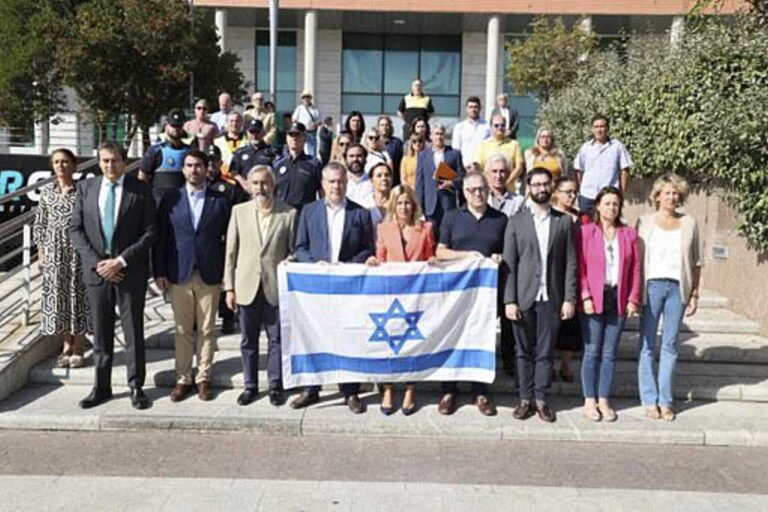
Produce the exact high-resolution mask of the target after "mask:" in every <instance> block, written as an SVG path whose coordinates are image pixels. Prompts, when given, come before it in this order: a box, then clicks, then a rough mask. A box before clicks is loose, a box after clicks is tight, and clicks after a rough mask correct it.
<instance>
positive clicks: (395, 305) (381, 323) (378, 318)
mask: <svg viewBox="0 0 768 512" xmlns="http://www.w3.org/2000/svg"><path fill="white" fill-rule="evenodd" d="M423 314H424V312H423V311H414V312H412V313H408V312H406V311H405V308H404V307H403V305H402V304H400V301H399V300H398V299H395V300H394V302H392V304H391V305H390V306H389V309H388V310H387V311H386V312H385V313H368V316H370V317H371V320H373V323H374V324H375V325H376V330H375V331H374V332H373V334H372V335H371V337H370V338H369V339H368V341H385V342H387V344H388V345H389V348H391V349H392V352H394V353H395V354H399V353H400V349H402V348H403V345H405V342H406V341H408V340H423V339H426V338H424V335H423V334H421V331H419V328H418V327H417V326H416V324H418V323H419V320H420V319H421V315H423ZM396 319H402V320H405V323H406V324H408V328H407V329H406V330H405V332H404V333H403V334H394V335H393V334H391V333H390V332H389V331H388V330H387V322H388V321H389V320H396Z"/></svg>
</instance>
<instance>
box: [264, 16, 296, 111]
mask: <svg viewBox="0 0 768 512" xmlns="http://www.w3.org/2000/svg"><path fill="white" fill-rule="evenodd" d="M275 87H276V88H277V91H276V96H277V101H276V103H275V108H276V109H277V112H293V108H294V107H295V106H296V32H289V31H281V32H278V33H277V83H276V84H275ZM256 89H257V90H259V91H262V92H264V93H265V94H266V95H268V94H269V30H257V31H256ZM277 117H280V116H279V115H278V116H277Z"/></svg>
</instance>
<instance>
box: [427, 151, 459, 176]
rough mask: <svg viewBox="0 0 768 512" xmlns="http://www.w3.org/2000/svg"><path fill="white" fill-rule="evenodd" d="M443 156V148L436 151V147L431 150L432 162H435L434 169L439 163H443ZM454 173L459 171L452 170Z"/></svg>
mask: <svg viewBox="0 0 768 512" xmlns="http://www.w3.org/2000/svg"><path fill="white" fill-rule="evenodd" d="M444 156H445V148H443V149H437V148H436V147H433V148H432V161H433V162H435V169H437V167H438V166H439V165H440V162H442V161H443V157H444ZM454 170H455V171H457V172H458V171H459V169H454Z"/></svg>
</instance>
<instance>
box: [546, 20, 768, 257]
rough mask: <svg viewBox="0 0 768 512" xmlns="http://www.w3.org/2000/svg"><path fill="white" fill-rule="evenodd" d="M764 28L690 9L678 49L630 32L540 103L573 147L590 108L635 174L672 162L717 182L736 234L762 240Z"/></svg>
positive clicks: (767, 87) (764, 245)
mask: <svg viewBox="0 0 768 512" xmlns="http://www.w3.org/2000/svg"><path fill="white" fill-rule="evenodd" d="M766 49H768V33H766V31H765V30H764V28H762V27H761V26H760V20H759V19H758V18H757V17H755V16H747V15H738V16H734V17H731V18H730V19H723V18H720V17H692V18H690V19H689V20H688V22H687V25H686V34H685V37H684V38H683V41H682V42H681V43H680V45H679V46H678V47H677V48H674V49H672V48H670V47H669V45H668V43H667V41H665V40H660V39H637V40H636V41H635V42H634V43H633V44H630V47H629V49H628V53H627V56H626V60H625V61H620V60H619V58H618V57H616V56H614V55H600V56H599V57H597V58H593V59H590V63H589V65H588V66H587V67H585V68H584V69H583V70H582V71H581V72H580V74H579V76H578V78H577V80H576V81H575V82H574V83H573V85H572V86H570V87H568V88H566V89H564V90H562V91H560V92H557V93H556V94H554V95H553V96H552V98H551V100H550V102H549V103H548V104H547V105H545V106H544V108H543V109H542V111H541V112H540V121H541V122H542V123H544V124H547V125H550V126H552V127H553V129H554V130H555V132H556V133H557V134H558V136H559V142H560V145H561V146H562V148H563V150H564V151H566V153H567V154H569V155H574V154H575V153H576V152H577V151H578V148H579V146H580V145H581V144H582V143H583V141H584V140H585V139H586V138H587V137H588V134H589V121H590V118H591V117H592V116H593V115H594V114H595V113H597V112H601V113H603V114H606V115H607V116H608V117H610V118H611V133H612V135H613V136H615V137H617V138H619V139H621V140H622V141H623V142H624V143H625V144H626V145H627V147H628V148H629V150H630V151H631V153H632V157H633V160H634V162H635V167H634V168H633V169H632V173H633V174H634V175H635V176H653V175H657V174H659V173H662V172H667V171H672V172H676V173H679V174H682V175H687V176H690V177H693V178H696V179H699V180H702V181H703V182H704V183H705V184H709V185H712V186H713V187H715V186H716V187H718V190H719V191H720V192H721V193H723V195H724V196H725V198H726V200H727V201H728V202H729V204H731V205H732V206H733V207H734V208H735V209H736V210H737V211H738V212H739V213H740V214H741V218H742V219H743V220H742V223H741V226H740V230H741V233H742V234H743V235H744V236H745V237H746V238H747V240H748V241H749V242H750V244H751V245H752V246H753V247H756V248H758V249H768V193H767V191H768V109H767V108H766V106H767V105H768V51H766Z"/></svg>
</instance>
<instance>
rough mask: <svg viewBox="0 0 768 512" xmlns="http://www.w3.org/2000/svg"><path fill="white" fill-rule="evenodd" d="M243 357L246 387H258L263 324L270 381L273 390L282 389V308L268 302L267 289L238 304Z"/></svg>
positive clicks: (268, 378)
mask: <svg viewBox="0 0 768 512" xmlns="http://www.w3.org/2000/svg"><path fill="white" fill-rule="evenodd" d="M238 310H239V311H240V331H241V332H242V339H241V342H240V357H241V358H242V361H243V374H244V376H245V387H246V388H253V389H258V387H259V334H260V333H261V326H262V325H263V326H264V330H265V331H266V333H267V341H268V343H269V345H268V348H267V380H268V381H269V389H270V390H279V389H283V361H282V357H283V353H282V348H281V344H280V310H279V309H278V307H277V306H276V305H275V306H273V305H272V304H270V303H269V302H267V299H266V297H264V292H263V291H262V289H261V288H259V291H258V293H257V294H256V297H255V298H254V299H253V302H251V303H250V304H248V305H247V306H239V307H238Z"/></svg>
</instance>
